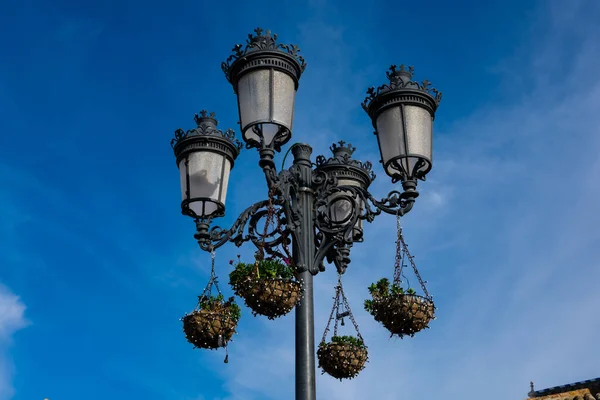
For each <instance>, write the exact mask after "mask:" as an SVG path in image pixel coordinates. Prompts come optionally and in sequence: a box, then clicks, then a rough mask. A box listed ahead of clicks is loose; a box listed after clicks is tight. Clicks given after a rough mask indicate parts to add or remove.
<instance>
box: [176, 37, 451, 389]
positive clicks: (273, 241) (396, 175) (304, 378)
mask: <svg viewBox="0 0 600 400" xmlns="http://www.w3.org/2000/svg"><path fill="white" fill-rule="evenodd" d="M254 32H255V34H250V35H248V39H247V41H246V43H245V45H237V46H235V47H234V48H233V54H232V55H231V56H230V57H229V58H228V59H227V60H226V61H225V62H223V63H222V69H223V71H224V72H225V76H226V78H227V80H228V81H229V82H230V83H231V84H232V87H233V89H234V93H235V94H236V95H237V103H238V111H239V118H240V127H241V132H242V138H243V140H244V142H245V143H246V147H247V148H256V149H257V150H258V153H259V160H258V165H259V167H260V168H261V169H262V170H263V173H264V176H265V181H266V187H267V190H268V192H269V199H264V200H261V201H258V202H256V203H254V204H252V205H250V206H249V207H248V208H247V209H246V210H244V211H243V212H242V213H241V214H240V215H239V216H238V218H237V219H236V220H235V222H234V223H233V225H232V226H231V227H230V228H221V227H219V226H214V225H213V220H214V218H217V217H220V216H223V215H224V211H225V205H224V203H225V197H224V195H223V194H224V193H226V187H227V184H226V182H227V179H228V170H227V168H226V166H227V165H229V164H230V165H231V167H232V166H233V161H234V160H235V158H236V157H237V154H238V152H239V146H238V145H237V144H235V143H234V142H233V140H234V139H233V132H230V131H227V132H226V133H225V134H222V133H221V136H220V137H219V136H218V135H217V136H215V135H212V134H210V135H206V134H205V135H202V134H198V133H196V132H194V133H184V132H183V131H181V130H179V131H177V132H178V133H176V139H175V140H174V142H175V144H174V149H175V153H176V155H177V163H178V165H179V166H180V169H183V170H184V171H187V172H185V173H183V174H182V177H183V178H182V193H184V196H183V197H184V202H183V203H182V210H183V212H184V214H186V215H189V216H191V217H193V218H194V220H195V222H196V234H195V235H194V237H195V238H196V240H197V242H198V245H199V246H200V248H201V249H202V250H204V251H212V250H213V249H217V248H219V247H221V246H223V245H224V244H226V243H228V242H232V243H234V244H235V245H236V246H241V245H242V244H243V243H246V242H252V244H253V245H254V246H256V248H261V249H263V251H264V253H265V254H266V255H269V256H270V257H280V258H281V257H284V254H282V252H281V250H280V247H282V246H285V245H287V244H288V243H291V245H292V256H293V257H292V258H293V266H294V268H295V273H296V277H297V279H298V280H300V281H302V284H303V290H304V292H303V297H302V299H301V301H300V303H299V304H298V305H297V306H296V308H295V314H296V327H295V336H296V363H295V366H296V399H297V400H315V399H316V385H315V379H316V378H315V375H316V360H315V339H314V299H313V277H314V276H315V275H317V274H318V273H319V272H322V271H324V270H325V266H324V261H325V260H326V261H327V262H329V263H333V264H335V266H336V269H337V271H338V273H340V274H342V273H344V272H345V271H346V269H347V267H348V265H349V263H350V260H351V258H350V253H351V249H352V247H353V246H354V245H355V243H360V242H362V241H363V230H362V224H363V223H364V221H367V222H372V221H373V220H374V219H375V217H376V216H378V215H380V214H381V213H386V214H390V215H394V216H404V215H405V214H406V213H408V212H409V211H410V210H411V209H412V207H413V206H414V203H415V201H416V199H417V197H418V192H417V191H416V182H417V179H422V180H424V178H425V175H426V174H427V173H428V172H429V170H430V169H431V166H432V163H431V129H432V124H431V122H432V121H433V116H434V113H435V110H436V109H437V106H438V104H439V101H440V99H441V94H439V93H437V92H436V91H434V90H433V89H430V87H429V83H428V81H424V82H423V83H420V84H419V83H416V82H413V81H412V69H409V70H406V69H405V68H403V67H401V68H400V70H398V69H397V68H396V67H392V69H391V73H388V78H389V79H390V83H389V84H387V85H383V86H381V87H379V88H378V89H377V90H375V89H374V88H371V89H369V91H368V92H367V94H368V97H367V99H366V100H365V102H364V103H363V107H364V108H365V110H366V111H367V112H368V114H369V116H370V117H371V119H372V123H373V126H374V127H375V130H376V135H377V139H378V142H379V147H380V151H381V156H382V160H381V162H382V164H383V166H384V169H385V171H386V173H387V174H388V175H389V176H390V177H391V178H392V182H393V183H395V182H398V181H400V182H402V190H391V191H390V192H389V194H388V195H387V196H386V197H385V198H383V199H376V198H375V197H374V196H373V195H372V194H371V193H370V192H369V186H370V184H371V182H372V181H373V179H374V178H375V176H374V174H373V173H372V171H371V163H369V162H364V163H362V162H360V161H357V160H354V159H353V158H352V156H353V153H354V151H355V148H354V147H352V146H351V145H347V146H346V144H345V143H344V142H340V143H339V145H333V146H332V147H331V151H332V153H333V156H331V157H329V158H326V157H324V156H318V157H317V158H316V164H314V163H313V161H312V157H311V155H312V148H311V147H310V145H308V144H304V143H297V144H294V145H293V146H292V147H291V149H290V150H291V152H292V154H293V157H294V161H293V164H292V166H291V167H289V168H288V169H283V168H282V170H281V171H278V170H277V168H276V166H275V161H274V157H275V153H276V152H279V151H281V146H283V145H284V144H286V143H287V142H288V141H289V140H290V139H291V137H292V125H293V118H294V104H295V96H296V91H297V89H298V83H299V79H300V76H301V75H302V73H303V71H304V69H305V68H306V63H305V61H304V59H303V57H302V56H301V55H300V54H299V49H298V47H297V46H295V45H283V44H279V43H277V35H275V34H272V33H271V32H270V31H268V30H267V31H265V30H262V29H260V28H258V29H256V30H255V31H254ZM202 118H205V119H202V120H201V122H202V124H200V123H199V131H201V132H205V131H209V130H210V131H211V132H214V131H215V129H216V122H215V123H212V121H211V120H210V119H206V118H213V119H214V115H212V116H211V115H208V116H206V115H202ZM200 125H202V126H203V128H202V129H200ZM201 132H199V133H201ZM219 132H220V131H219ZM192 137H193V138H192ZM188 143H189V145H188ZM200 151H205V153H200V155H199V156H197V158H196V159H194V160H188V161H185V162H183V161H182V160H186V159H188V158H189V157H188V156H187V155H188V154H192V153H193V152H200ZM213 154H217V155H219V156H221V157H224V160H226V161H225V162H224V164H223V162H222V163H221V164H218V163H213V164H211V165H213V166H214V167H213V168H212V169H211V167H209V166H208V164H207V159H208V158H209V157H216V156H214V155H213ZM186 157H187V158H186ZM219 160H222V159H219ZM203 163H204V164H203ZM227 163H229V164H227ZM192 164H193V165H194V169H191V168H188V167H189V165H192ZM223 165H225V167H222V166H223ZM182 167H185V168H182ZM219 168H220V169H219ZM217 170H218V172H216V171H217ZM202 171H205V172H202ZM223 171H227V173H225V172H223ZM209 173H210V176H212V175H219V173H220V175H219V176H222V179H221V180H218V179H217V180H214V179H213V180H209V183H211V185H213V186H215V187H216V188H217V189H218V190H217V191H216V192H215V191H214V190H213V191H212V192H210V193H209V192H208V189H207V188H209V187H211V186H207V184H206V182H204V181H202V180H200V179H196V177H198V178H202V177H203V175H202V174H206V176H209ZM219 185H220V186H219ZM205 189H206V190H205ZM203 190H204V191H203ZM273 206H274V207H276V209H277V211H276V212H274V213H272V216H273V218H274V219H275V220H276V226H277V228H276V229H273V230H271V231H269V232H267V233H266V234H264V235H263V234H261V233H260V232H259V231H260V229H259V228H258V222H259V220H260V219H261V218H262V217H264V216H265V215H266V214H267V213H268V210H269V209H270V208H271V207H273ZM342 314H343V313H342Z"/></svg>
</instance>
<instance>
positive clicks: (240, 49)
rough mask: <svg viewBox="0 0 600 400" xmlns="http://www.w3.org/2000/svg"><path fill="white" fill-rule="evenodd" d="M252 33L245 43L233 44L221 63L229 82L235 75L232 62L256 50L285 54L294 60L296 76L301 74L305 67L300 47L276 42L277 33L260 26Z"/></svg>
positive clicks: (231, 81) (242, 58) (234, 62)
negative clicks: (227, 55)
mask: <svg viewBox="0 0 600 400" xmlns="http://www.w3.org/2000/svg"><path fill="white" fill-rule="evenodd" d="M254 33H255V34H252V33H250V34H248V39H247V40H246V44H245V45H242V44H237V45H235V47H234V48H233V49H232V50H231V51H232V52H233V54H231V55H230V56H229V57H228V58H227V60H226V61H224V62H222V63H221V69H222V70H223V72H224V73H225V76H226V77H227V80H228V81H229V82H230V83H231V84H233V83H234V81H235V75H236V74H235V68H234V64H236V62H237V61H240V60H244V59H245V58H246V57H248V56H250V55H252V54H253V53H256V52H276V53H280V54H281V55H284V56H287V57H289V58H291V59H292V60H293V61H294V63H295V64H296V67H297V69H298V70H297V71H296V74H297V75H298V77H299V76H300V75H301V74H302V72H304V70H305V69H306V62H305V61H304V57H302V56H301V55H300V48H299V47H298V46H297V45H295V44H291V45H287V44H281V43H277V34H275V33H271V31H270V30H266V31H265V30H264V29H262V28H256V29H255V30H254Z"/></svg>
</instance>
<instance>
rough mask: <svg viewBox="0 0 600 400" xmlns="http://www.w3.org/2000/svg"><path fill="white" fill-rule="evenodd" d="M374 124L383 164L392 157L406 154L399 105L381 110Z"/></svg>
mask: <svg viewBox="0 0 600 400" xmlns="http://www.w3.org/2000/svg"><path fill="white" fill-rule="evenodd" d="M376 125H377V140H378V141H379V149H380V150H381V158H382V161H383V164H384V165H385V164H387V162H388V161H389V160H390V159H392V158H395V157H398V156H404V155H406V145H405V138H404V121H403V119H402V109H401V107H400V106H397V107H392V108H388V109H387V110H385V111H383V112H382V113H381V114H380V115H379V117H378V118H377V122H376Z"/></svg>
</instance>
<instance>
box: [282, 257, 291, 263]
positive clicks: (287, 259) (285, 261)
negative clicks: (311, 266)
mask: <svg viewBox="0 0 600 400" xmlns="http://www.w3.org/2000/svg"><path fill="white" fill-rule="evenodd" d="M283 262H284V263H285V265H290V264H291V263H292V262H291V261H290V259H289V258H284V259H283Z"/></svg>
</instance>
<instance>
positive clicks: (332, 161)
mask: <svg viewBox="0 0 600 400" xmlns="http://www.w3.org/2000/svg"><path fill="white" fill-rule="evenodd" d="M329 149H330V150H331V152H332V153H333V157H330V158H328V159H327V158H325V156H322V155H320V156H317V160H316V164H317V168H320V167H331V166H345V167H354V168H359V169H361V170H362V172H363V174H365V175H366V176H369V178H370V180H371V181H373V180H374V179H375V173H374V172H373V170H372V169H373V164H372V163H371V162H370V161H365V162H362V161H359V160H355V159H353V158H352V155H353V154H354V152H355V151H356V147H354V146H352V144H350V143H346V142H345V141H343V140H340V141H339V142H338V143H337V144H336V143H333V144H332V145H331V146H330V147H329Z"/></svg>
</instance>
